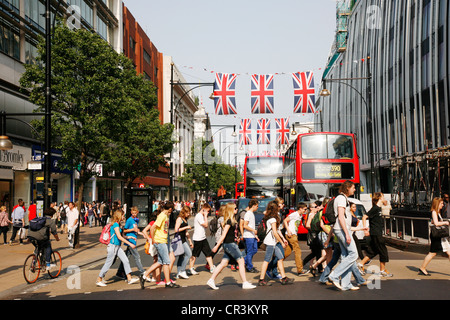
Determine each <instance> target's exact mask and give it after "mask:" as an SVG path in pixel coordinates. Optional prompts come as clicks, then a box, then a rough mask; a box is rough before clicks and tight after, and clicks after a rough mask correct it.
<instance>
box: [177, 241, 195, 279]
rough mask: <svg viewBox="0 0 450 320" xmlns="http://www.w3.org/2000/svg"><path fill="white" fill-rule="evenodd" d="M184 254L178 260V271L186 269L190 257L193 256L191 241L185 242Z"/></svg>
mask: <svg viewBox="0 0 450 320" xmlns="http://www.w3.org/2000/svg"><path fill="white" fill-rule="evenodd" d="M183 248H184V254H182V255H181V256H179V258H178V262H177V269H178V273H180V272H183V271H186V266H187V264H188V262H189V259H190V258H191V257H192V251H191V247H189V243H187V242H186V241H185V242H183Z"/></svg>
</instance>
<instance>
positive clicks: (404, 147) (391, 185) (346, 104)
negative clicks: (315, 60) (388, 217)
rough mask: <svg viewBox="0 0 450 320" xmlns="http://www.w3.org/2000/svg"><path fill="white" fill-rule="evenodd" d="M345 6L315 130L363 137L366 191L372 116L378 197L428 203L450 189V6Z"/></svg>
mask: <svg viewBox="0 0 450 320" xmlns="http://www.w3.org/2000/svg"><path fill="white" fill-rule="evenodd" d="M338 2H339V1H338ZM342 3H344V4H345V3H347V7H346V9H349V10H348V13H347V14H345V15H344V13H343V12H345V8H342V7H339V5H338V17H342V16H345V17H346V20H345V26H344V27H342V26H339V25H338V30H337V37H336V39H337V40H338V39H342V33H343V32H345V35H346V37H345V41H344V43H342V41H341V43H339V44H337V43H335V44H334V45H333V48H332V53H331V55H330V58H329V61H328V65H327V66H326V71H325V72H324V76H323V81H322V88H321V89H328V90H329V93H328V94H329V95H328V96H321V97H319V99H318V109H319V110H320V112H319V113H318V114H316V121H315V122H316V123H318V124H317V125H316V130H317V131H321V130H323V131H333V132H334V131H337V132H352V133H355V134H356V135H357V137H358V151H359V155H360V163H361V170H362V177H361V178H362V185H363V186H364V187H365V192H366V193H367V192H371V190H370V185H371V180H370V179H371V176H372V175H371V174H370V173H371V170H370V167H371V160H370V148H369V145H370V140H369V132H368V128H369V129H370V126H369V127H368V125H367V124H368V119H370V118H371V119H372V120H373V141H374V143H373V154H374V161H373V165H374V167H375V176H374V180H375V191H382V192H385V193H392V195H393V196H394V198H395V199H394V201H398V202H399V203H402V204H411V205H412V204H417V203H419V204H426V203H429V202H430V201H431V199H432V197H433V196H439V195H442V194H443V193H447V192H448V191H449V153H450V149H449V136H450V133H449V117H450V111H449V99H450V96H449V94H450V90H449V73H450V69H449V65H450V55H449V42H450V30H449V12H450V5H449V0H390V1H384V0H366V1H356V2H354V1H352V2H351V3H349V2H348V1H342V2H341V4H342ZM340 11H341V12H342V14H340ZM338 22H339V23H338V24H342V19H339V20H338ZM336 42H338V41H336ZM368 57H370V59H369V58H368ZM369 76H371V79H364V78H367V77H369ZM355 78H356V79H355ZM333 79H334V80H335V81H332V80H333ZM337 79H340V80H337ZM343 79H345V80H343Z"/></svg>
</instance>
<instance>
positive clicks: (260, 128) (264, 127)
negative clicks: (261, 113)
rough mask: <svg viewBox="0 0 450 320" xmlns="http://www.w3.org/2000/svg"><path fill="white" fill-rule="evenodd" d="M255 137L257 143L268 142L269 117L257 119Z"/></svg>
mask: <svg viewBox="0 0 450 320" xmlns="http://www.w3.org/2000/svg"><path fill="white" fill-rule="evenodd" d="M256 139H257V140H258V144H270V119H260V120H258V125H257V128H256Z"/></svg>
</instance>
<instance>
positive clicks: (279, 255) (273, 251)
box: [264, 245, 284, 270]
mask: <svg viewBox="0 0 450 320" xmlns="http://www.w3.org/2000/svg"><path fill="white" fill-rule="evenodd" d="M273 258H276V259H273ZM272 259H273V260H276V261H277V262H278V260H283V259H284V252H283V251H282V250H280V248H279V247H278V246H277V245H274V246H267V247H266V254H265V255H264V261H265V262H271V261H273V260H272ZM268 270H269V269H268Z"/></svg>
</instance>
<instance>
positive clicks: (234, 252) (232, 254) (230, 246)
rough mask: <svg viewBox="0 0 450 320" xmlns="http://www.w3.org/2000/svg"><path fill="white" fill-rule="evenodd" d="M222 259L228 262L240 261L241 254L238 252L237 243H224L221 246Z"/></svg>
mask: <svg viewBox="0 0 450 320" xmlns="http://www.w3.org/2000/svg"><path fill="white" fill-rule="evenodd" d="M223 251H224V253H223V258H222V259H226V260H228V261H230V259H231V258H233V259H234V260H236V261H238V260H239V259H242V252H241V250H239V246H238V245H237V243H234V242H233V243H224V244H223Z"/></svg>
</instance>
